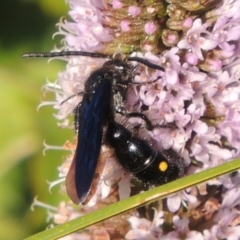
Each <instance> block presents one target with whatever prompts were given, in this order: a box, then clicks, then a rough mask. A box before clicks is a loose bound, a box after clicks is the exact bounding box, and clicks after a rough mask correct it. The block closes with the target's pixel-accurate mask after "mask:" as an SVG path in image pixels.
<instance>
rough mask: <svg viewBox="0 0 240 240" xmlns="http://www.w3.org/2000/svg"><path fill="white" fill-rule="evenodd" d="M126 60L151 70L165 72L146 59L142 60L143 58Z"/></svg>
mask: <svg viewBox="0 0 240 240" xmlns="http://www.w3.org/2000/svg"><path fill="white" fill-rule="evenodd" d="M127 60H128V61H136V62H139V63H142V64H144V65H145V66H147V67H149V68H153V69H157V70H160V71H163V72H165V69H164V68H163V67H161V66H160V65H157V64H154V63H152V62H149V61H148V60H147V59H144V58H140V57H129V58H127Z"/></svg>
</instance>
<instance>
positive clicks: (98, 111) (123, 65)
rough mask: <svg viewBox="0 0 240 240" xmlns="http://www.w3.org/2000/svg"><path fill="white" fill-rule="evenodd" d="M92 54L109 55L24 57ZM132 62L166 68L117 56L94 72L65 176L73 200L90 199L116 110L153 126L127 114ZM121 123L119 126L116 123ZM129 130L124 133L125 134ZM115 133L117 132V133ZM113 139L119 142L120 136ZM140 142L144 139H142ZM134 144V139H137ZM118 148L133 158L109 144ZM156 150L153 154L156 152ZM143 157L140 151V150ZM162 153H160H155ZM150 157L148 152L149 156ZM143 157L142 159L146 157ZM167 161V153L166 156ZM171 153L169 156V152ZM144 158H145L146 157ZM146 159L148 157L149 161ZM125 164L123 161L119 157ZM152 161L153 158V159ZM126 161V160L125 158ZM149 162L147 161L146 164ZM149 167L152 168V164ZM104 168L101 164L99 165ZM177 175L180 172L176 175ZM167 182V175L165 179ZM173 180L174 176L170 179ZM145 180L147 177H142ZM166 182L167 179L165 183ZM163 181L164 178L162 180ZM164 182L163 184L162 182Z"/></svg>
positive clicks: (77, 112)
mask: <svg viewBox="0 0 240 240" xmlns="http://www.w3.org/2000/svg"><path fill="white" fill-rule="evenodd" d="M70 55H74V56H89V57H97V58H108V57H109V56H107V55H105V54H100V53H89V52H80V51H79V52H78V51H77V52H75V51H73V52H71V51H68V52H56V53H30V54H25V55H23V57H56V56H70ZM129 61H137V62H139V63H142V64H144V65H146V66H148V67H150V68H154V69H158V70H161V71H164V69H163V68H162V67H161V66H159V65H155V64H152V63H151V62H149V61H147V60H145V59H142V58H138V57H128V58H126V59H125V60H123V59H119V58H114V59H111V60H108V61H106V62H105V63H104V64H103V66H102V67H101V68H99V69H97V70H96V71H94V72H92V73H91V75H90V76H89V78H88V79H87V81H86V83H85V88H84V92H83V99H82V102H81V103H80V104H79V105H78V106H77V107H76V109H75V111H74V113H75V128H76V131H77V133H78V143H77V148H76V151H75V155H74V159H73V163H72V166H71V168H70V170H69V173H68V175H67V177H66V187H67V192H68V195H69V197H70V198H71V199H72V201H73V202H74V203H86V202H87V201H88V200H89V199H87V196H88V195H89V192H90V190H91V185H92V181H93V179H94V174H95V172H96V171H97V170H98V171H99V172H100V170H99V169H97V168H98V166H97V165H99V164H98V163H99V162H100V158H101V156H100V149H101V144H102V136H103V128H104V126H108V124H109V123H115V120H114V115H115V113H120V114H122V115H125V116H127V117H136V116H137V117H141V118H142V119H144V120H145V122H146V123H147V124H148V125H150V124H151V123H150V121H149V120H148V118H147V117H146V116H145V115H143V114H141V113H128V112H127V111H126V109H125V107H124V101H125V97H126V92H127V89H128V86H129V85H130V84H132V83H133V77H134V74H135V71H136V67H134V66H132V65H131V64H130V63H129ZM116 126H119V125H117V124H116V125H115V127H116ZM113 127H114V125H112V124H109V126H108V139H111V136H110V135H111V133H110V132H111V131H110V130H114V128H113ZM125 133H126V134H127V135H128V133H129V132H127V131H125V132H121V134H122V136H124V134H125ZM112 134H115V133H114V132H113V133H112ZM112 138H113V140H115V142H116V140H117V141H119V139H114V136H112ZM136 139H137V138H129V139H128V140H129V141H130V142H134V141H135V140H136ZM139 141H140V142H141V140H139ZM109 142H110V141H109ZM134 143H135V142H134ZM110 145H112V146H113V147H114V148H115V151H116V155H117V157H118V156H119V157H127V159H130V158H133V155H134V154H136V152H135V153H133V152H131V149H127V148H125V149H124V150H122V149H121V148H119V147H118V145H116V144H115V145H114V144H110ZM141 146H144V148H149V151H150V152H149V154H150V155H149V157H150V158H154V159H155V155H153V154H155V152H154V151H153V150H152V149H151V148H150V146H148V144H147V143H145V142H144V143H142V142H141ZM153 152H154V153H153ZM137 154H138V155H139V156H138V158H141V156H140V152H138V153H137ZM156 154H157V155H159V153H156ZM146 156H147V155H146ZM146 156H142V160H143V161H144V160H146V159H145V157H146ZM162 156H163V157H165V160H166V161H167V162H168V161H169V160H168V158H167V156H164V155H163V154H162ZM169 156H170V155H169ZM143 158H144V159H143ZM146 161H147V160H146ZM119 162H120V163H121V164H122V163H123V162H124V161H123V160H119ZM150 162H151V163H153V162H154V161H152V160H150ZM125 163H126V161H125ZM144 164H145V165H146V162H145V163H144ZM123 166H124V167H125V168H127V169H128V170H129V171H130V172H134V175H135V176H136V177H138V178H139V179H140V180H141V176H140V172H141V173H142V174H143V172H144V171H142V170H143V167H141V166H140V169H141V171H140V172H139V174H138V175H139V176H137V175H136V174H137V173H136V171H135V170H136V169H132V170H133V171H131V165H129V167H126V165H123ZM147 166H148V169H149V165H147ZM99 168H101V167H99ZM175 176H176V177H175V178H177V177H178V176H179V174H178V173H176V175H175ZM165 179H166V181H167V178H165ZM169 179H170V180H171V179H172V177H171V178H169ZM142 180H145V179H142ZM166 181H165V182H166ZM163 182H164V181H163ZM163 182H161V183H163Z"/></svg>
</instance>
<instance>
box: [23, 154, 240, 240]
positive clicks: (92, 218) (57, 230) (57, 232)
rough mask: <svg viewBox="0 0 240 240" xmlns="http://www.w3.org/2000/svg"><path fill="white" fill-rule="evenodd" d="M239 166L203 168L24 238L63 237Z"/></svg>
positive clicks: (231, 163) (234, 164) (230, 163)
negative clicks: (203, 169) (198, 171)
mask: <svg viewBox="0 0 240 240" xmlns="http://www.w3.org/2000/svg"><path fill="white" fill-rule="evenodd" d="M239 168H240V159H237V160H234V161H231V162H228V163H225V164H222V165H220V166H217V167H215V168H212V169H208V170H205V171H203V172H200V173H196V174H193V175H190V176H187V177H184V178H181V179H179V180H177V181H173V182H171V183H168V184H165V185H162V186H160V187H157V188H154V189H151V190H149V191H146V192H144V193H140V194H138V195H136V196H133V197H130V198H128V199H125V200H122V201H119V202H117V203H114V204H111V205H109V206H107V207H104V208H102V209H99V210H96V211H94V212H92V213H89V214H87V215H85V216H82V217H80V218H77V219H74V220H72V221H69V222H67V223H65V224H62V225H59V226H56V227H54V228H52V229H48V230H46V231H44V232H40V233H38V234H36V235H33V236H32V237H29V238H27V239H26V240H34V239H41V240H50V239H57V238H60V237H63V236H65V235H67V234H70V233H72V232H75V231H77V230H80V229H83V228H85V227H88V226H90V225H92V224H95V223H98V222H100V221H103V220H105V219H107V218H111V217H113V216H115V215H117V214H121V213H124V212H126V211H129V210H131V209H134V208H138V207H140V206H143V205H146V204H149V203H151V202H154V201H156V200H159V199H163V198H166V197H167V196H169V195H171V194H173V193H176V192H178V191H180V190H184V189H186V188H189V187H192V186H194V185H197V184H199V183H202V182H205V181H208V180H210V179H212V178H216V177H218V176H220V175H223V174H226V173H230V172H233V171H236V170H238V169H239Z"/></svg>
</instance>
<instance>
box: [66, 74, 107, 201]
mask: <svg viewBox="0 0 240 240" xmlns="http://www.w3.org/2000/svg"><path fill="white" fill-rule="evenodd" d="M110 98H111V82H110V81H108V80H105V79H102V80H101V81H100V82H99V84H98V86H97V87H96V89H95V92H94V94H93V95H92V97H91V99H87V98H84V97H83V101H82V104H81V108H80V109H79V111H80V113H79V119H78V121H79V123H78V124H77V126H78V128H79V129H78V143H77V148H76V151H75V156H74V160H73V164H74V166H71V168H75V173H72V174H73V175H75V186H76V193H77V197H78V199H79V201H77V200H78V199H77V197H76V194H75V195H74V196H75V197H73V198H72V197H71V195H72V194H71V192H73V193H74V192H75V190H74V189H72V188H71V186H69V185H70V184H71V182H72V180H70V179H72V176H69V175H70V174H71V172H72V171H69V173H68V176H67V178H66V183H67V184H66V185H67V192H68V195H69V197H70V198H71V199H72V200H73V202H75V203H79V202H81V203H82V202H84V201H85V199H86V197H87V195H88V193H89V191H90V188H91V184H92V181H93V178H94V173H95V171H96V166H97V162H98V157H99V154H100V149H101V144H102V135H103V126H104V123H105V121H106V118H107V116H108V113H109V109H110V100H111V99H110ZM71 168H70V169H71ZM68 190H69V191H68Z"/></svg>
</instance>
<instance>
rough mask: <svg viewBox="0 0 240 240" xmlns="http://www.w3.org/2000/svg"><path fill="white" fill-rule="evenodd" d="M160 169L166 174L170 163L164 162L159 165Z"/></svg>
mask: <svg viewBox="0 0 240 240" xmlns="http://www.w3.org/2000/svg"><path fill="white" fill-rule="evenodd" d="M158 167H159V170H160V171H161V172H165V171H166V170H167V169H168V163H167V162H166V161H162V162H160V163H159V165H158Z"/></svg>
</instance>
